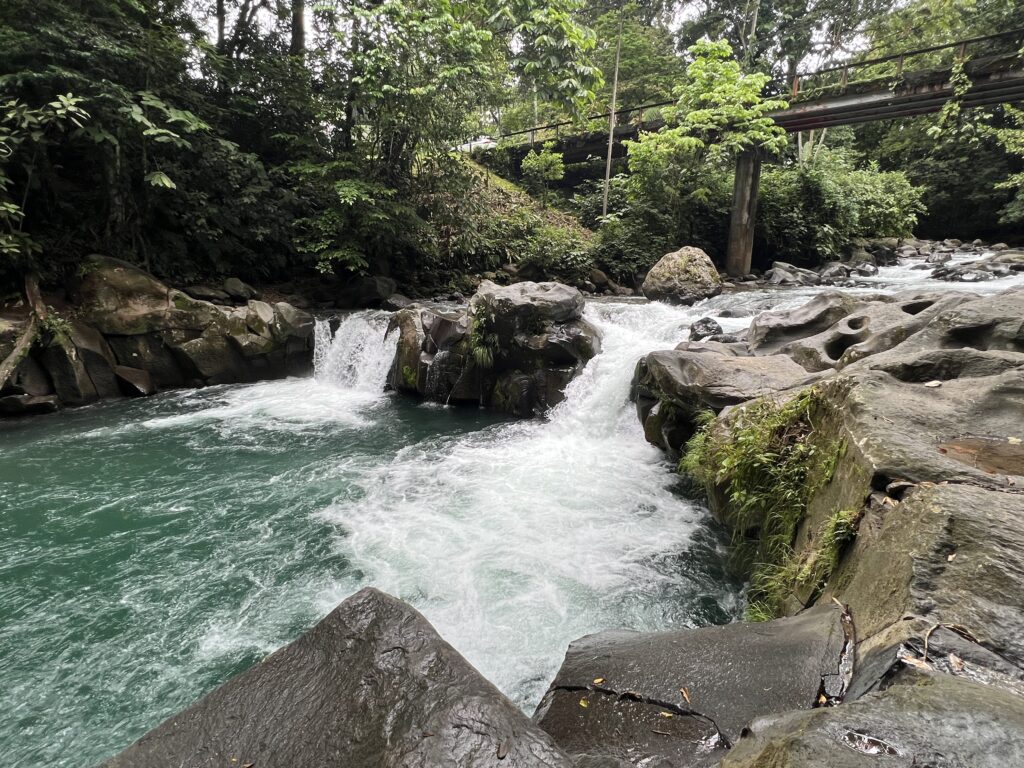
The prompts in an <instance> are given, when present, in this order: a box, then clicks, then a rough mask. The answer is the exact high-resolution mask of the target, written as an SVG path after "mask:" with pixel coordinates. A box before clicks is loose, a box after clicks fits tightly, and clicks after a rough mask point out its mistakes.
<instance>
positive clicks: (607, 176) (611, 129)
mask: <svg viewBox="0 0 1024 768" xmlns="http://www.w3.org/2000/svg"><path fill="white" fill-rule="evenodd" d="M621 54H622V5H619V35H618V38H617V39H616V41H615V74H614V75H613V76H612V109H611V114H610V115H609V116H608V157H607V158H606V160H605V164H604V201H603V202H602V203H601V215H602V216H607V215H608V187H609V185H610V184H611V181H612V146H613V144H614V143H615V106H616V105H615V102H616V98H617V97H618V95H619V57H620V55H621Z"/></svg>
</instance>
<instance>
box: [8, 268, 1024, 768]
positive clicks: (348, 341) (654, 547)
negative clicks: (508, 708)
mask: <svg viewBox="0 0 1024 768" xmlns="http://www.w3.org/2000/svg"><path fill="white" fill-rule="evenodd" d="M1016 282H1019V280H1018V278H1010V279H1004V280H993V281H991V282H989V283H986V284H984V285H982V286H970V288H971V289H972V290H984V291H986V292H992V291H995V290H1001V289H1004V288H1007V287H1010V285H1012V284H1015V283H1016ZM951 287H956V286H950V285H948V284H941V283H936V282H935V281H931V280H927V279H926V278H925V277H924V276H923V275H922V274H921V273H920V272H916V273H911V272H910V271H909V270H908V269H907V268H906V267H892V268H884V269H883V270H882V271H881V272H880V274H879V276H878V277H877V278H873V279H871V280H866V281H862V282H861V283H860V284H859V285H858V286H857V287H854V288H851V289H850V290H854V291H858V292H863V293H869V292H878V291H883V290H884V291H893V290H907V289H927V290H940V289H947V288H951ZM964 287H967V286H964ZM820 290H822V289H819V288H806V289H798V290H764V289H760V290H754V291H748V292H740V293H733V294H728V295H723V296H720V297H717V298H715V299H712V300H710V301H708V302H704V303H703V304H701V305H698V306H696V307H691V308H677V307H669V306H666V305H662V304H649V303H646V302H641V301H629V300H615V301H612V300H597V301H591V302H590V303H588V307H587V310H586V316H587V318H588V319H589V320H590V321H591V322H593V323H594V324H595V325H596V326H597V327H598V328H599V329H600V330H601V332H602V335H603V351H602V353H601V354H600V355H599V356H598V357H597V358H595V359H594V360H593V361H591V363H590V364H589V365H588V366H587V368H586V369H585V371H584V372H583V374H581V375H580V376H579V377H578V378H577V379H576V380H575V381H574V382H573V383H572V384H571V385H570V388H569V390H568V392H567V399H566V401H565V402H564V403H562V404H561V405H559V406H558V407H557V408H555V409H554V411H553V412H552V413H551V414H550V417H549V418H548V419H546V420H543V421H510V420H508V419H504V418H502V417H499V416H495V415H494V414H489V413H486V412H483V411H480V410H477V409H473V408H468V409H467V408H460V409H453V408H445V407H441V406H435V405H427V404H415V403H411V402H409V401H406V400H403V399H401V398H399V397H396V396H395V395H393V394H385V393H384V392H383V391H382V390H383V384H384V378H385V375H386V372H387V366H388V363H389V362H390V359H391V355H392V353H393V349H394V347H393V344H394V342H393V340H390V341H385V339H384V328H385V325H386V322H387V319H386V318H387V316H386V314H385V313H382V312H364V313H358V314H355V315H352V316H349V317H348V318H346V319H345V321H344V323H343V325H342V328H341V329H340V331H339V333H338V334H337V335H336V337H335V338H334V339H333V340H332V339H331V338H330V333H329V331H328V329H327V325H326V323H324V324H321V325H320V326H319V327H318V339H317V345H318V346H317V359H316V374H315V376H313V377H310V378H304V379H288V380H284V381H275V382H264V383H259V384H253V385H246V386H225V387H211V388H207V389H202V390H181V391H175V392H167V393H163V394H161V395H158V396H156V397H153V398H149V399H145V400H134V401H116V402H106V403H101V404H98V405H94V406H90V407H86V408H81V409H77V410H67V411H64V412H61V413H57V414H53V415H50V416H41V417H35V418H31V419H25V420H19V421H8V422H0V508H2V509H3V510H4V511H3V514H2V516H0V679H2V681H3V686H2V687H0V708H2V711H3V712H4V717H3V718H2V719H0V755H3V760H2V763H3V765H5V766H8V765H9V766H19V767H25V766H44V765H45V766H90V765H94V764H96V763H97V762H99V761H101V760H102V759H104V758H106V757H108V756H110V755H112V754H114V753H116V752H117V751H118V750H119V749H121V748H123V747H124V746H126V745H127V744H128V743H130V742H131V741H132V740H134V739H135V738H137V737H138V736H140V735H142V734H143V733H144V732H146V731H147V730H148V729H149V728H151V727H153V726H154V725H156V724H157V723H158V722H160V721H161V720H162V719H164V718H165V717H167V716H168V715H170V714H172V713H174V712H175V711H177V710H179V709H181V708H182V707H184V706H187V705H188V704H190V703H191V702H193V701H194V700H195V699H197V698H198V697H199V696H201V695H203V694H204V693H206V692H208V691H209V690H211V689H212V688H214V687H216V686H217V685H218V684H219V683H221V682H223V681H224V680H226V679H227V678H228V677H230V676H231V675H233V674H236V673H237V672H239V671H241V670H243V669H245V668H246V667H248V666H250V665H252V664H253V663H255V662H256V661H258V660H259V659H261V658H263V657H264V656H265V655H266V654H268V653H270V652H271V651H273V650H274V649H276V648H278V647H280V646H281V645H283V644H285V643H287V642H289V641H290V640H292V639H294V638H295V637H296V636H297V635H298V634H299V633H300V632H301V631H302V630H304V629H305V628H308V627H309V626H311V625H312V624H313V623H315V622H316V621H317V620H318V619H319V618H320V617H322V616H323V615H324V614H326V613H327V612H328V611H330V610H331V608H333V607H334V606H335V605H336V604H337V603H338V602H340V601H341V600H343V599H344V598H345V597H347V596H348V595H349V594H351V593H352V592H354V591H356V590H357V589H359V588H360V587H362V586H366V585H374V586H376V587H379V588H380V589H383V590H385V591H387V592H390V593H392V594H394V595H396V596H398V597H400V598H402V599H404V600H407V601H409V602H411V603H412V604H413V605H415V606H416V607H417V608H418V609H419V610H421V611H422V612H423V613H424V614H425V615H426V617H427V618H428V619H429V620H430V621H431V622H432V623H433V624H434V625H435V627H436V628H437V629H438V630H439V631H440V633H441V634H442V635H443V636H444V637H445V639H446V640H448V641H449V642H450V643H451V644H452V645H454V646H455V648H456V649H457V650H459V651H460V652H461V653H462V654H464V655H465V656H466V657H467V658H468V659H469V661H470V662H472V663H473V664H474V665H475V666H476V667H477V668H478V669H479V670H480V671H481V672H482V673H483V674H484V675H485V676H486V677H488V678H489V679H491V680H492V681H493V682H494V683H495V684H496V685H497V686H498V687H499V688H501V689H502V690H503V691H504V692H505V693H507V694H508V695H509V696H510V697H512V698H513V699H514V700H515V701H516V702H517V703H518V704H519V705H520V706H522V707H523V708H524V709H525V710H527V711H532V708H533V706H534V705H535V704H536V702H537V701H538V699H539V698H540V695H541V694H542V693H543V691H544V689H545V688H546V686H547V684H548V682H549V681H550V679H551V678H552V677H553V675H554V672H555V670H556V669H557V667H558V665H559V663H560V661H561V658H562V656H563V654H564V652H565V648H566V646H567V644H568V643H569V642H570V641H571V640H573V639H575V638H577V637H579V636H581V635H583V634H587V633H589V632H594V631H598V630H602V629H609V628H617V627H629V628H633V629H662V628H671V627H684V626H696V625H702V624H708V623H721V622H727V621H730V620H732V619H734V618H736V617H737V616H738V615H739V614H740V613H741V611H742V598H741V592H740V585H739V584H737V583H735V582H734V581H732V580H731V579H730V578H729V576H728V574H727V573H726V572H725V570H724V569H723V567H722V565H721V563H722V562H723V559H724V558H723V554H724V546H725V542H724V541H723V540H722V538H721V535H720V532H718V531H717V530H716V528H715V527H714V526H713V525H712V524H711V522H710V520H709V519H708V514H707V512H706V511H705V510H704V509H703V508H702V507H701V506H700V505H699V504H697V503H694V502H692V501H690V500H687V499H686V498H685V497H683V496H682V495H681V494H680V492H679V480H678V477H677V476H676V475H675V473H674V472H673V467H672V465H671V464H670V463H669V462H668V461H666V459H665V457H664V455H663V454H662V453H661V452H660V451H658V450H657V449H655V448H654V447H652V446H650V445H648V444H646V443H645V442H644V440H643V435H642V432H641V429H640V425H639V423H638V422H637V419H636V415H635V412H634V409H633V407H632V405H631V404H629V403H628V402H627V392H628V387H629V381H630V378H631V376H632V372H633V367H634V364H635V362H636V360H637V359H638V358H639V357H640V356H641V355H642V354H644V353H646V352H648V351H651V350H655V349H665V348H671V347H672V346H674V345H675V344H677V343H678V342H679V341H682V340H684V339H685V338H686V336H687V328H688V326H689V325H690V323H691V322H692V321H694V320H696V319H697V318H699V317H702V316H705V315H711V316H716V317H718V319H719V321H720V322H721V323H722V325H723V326H724V328H725V330H726V331H734V330H739V329H742V328H745V327H746V326H747V325H749V322H750V317H749V315H750V314H752V313H753V312H756V311H760V310H762V309H767V308H772V307H789V306H797V305H799V304H801V303H803V302H804V301H806V300H807V299H808V298H809V297H811V296H812V295H814V294H815V293H817V292H820ZM723 312H724V313H725V315H727V316H723V314H722V313H723ZM733 315H743V316H740V317H736V316H733Z"/></svg>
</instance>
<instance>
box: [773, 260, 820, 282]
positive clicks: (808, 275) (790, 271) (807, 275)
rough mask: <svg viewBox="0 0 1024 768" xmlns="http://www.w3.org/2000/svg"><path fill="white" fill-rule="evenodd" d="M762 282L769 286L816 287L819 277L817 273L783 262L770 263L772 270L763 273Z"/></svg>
mask: <svg viewBox="0 0 1024 768" xmlns="http://www.w3.org/2000/svg"><path fill="white" fill-rule="evenodd" d="M764 280H765V282H766V283H768V284H769V285H818V284H819V283H821V276H820V275H818V273H817V272H815V271H813V270H810V269H804V268H803V267H797V266H794V265H793V264H788V263H787V262H785V261H776V262H773V263H772V268H771V269H769V270H768V271H767V272H765V273H764Z"/></svg>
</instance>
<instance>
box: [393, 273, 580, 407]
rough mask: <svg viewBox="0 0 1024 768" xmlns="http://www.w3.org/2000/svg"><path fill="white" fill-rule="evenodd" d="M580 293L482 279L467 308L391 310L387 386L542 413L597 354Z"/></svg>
mask: <svg viewBox="0 0 1024 768" xmlns="http://www.w3.org/2000/svg"><path fill="white" fill-rule="evenodd" d="M583 306H584V302H583V296H582V294H581V293H580V292H579V291H578V290H577V289H576V288H572V287H570V286H567V285H561V284H560V283H530V282H525V283H517V284H515V285H511V286H499V285H496V284H495V283H493V282H490V281H488V280H485V281H483V282H482V283H481V284H480V287H479V289H478V291H477V293H476V294H474V296H473V297H472V299H471V300H470V302H469V306H468V308H467V309H453V310H440V309H435V308H427V307H419V306H411V307H408V308H406V309H403V310H400V311H399V312H396V313H395V315H394V316H393V317H392V319H391V322H390V324H389V326H388V333H389V334H390V333H392V332H394V331H396V330H397V331H398V347H397V350H396V353H395V358H394V361H393V362H392V365H391V370H390V373H389V375H388V384H389V387H390V388H392V389H395V390H397V391H400V392H406V393H409V394H414V395H416V396H418V397H422V398H424V399H426V400H431V401H434V402H442V403H453V404H457V403H472V404H474V405H484V406H487V407H491V408H494V409H496V410H500V411H503V412H505V413H509V414H511V415H514V416H519V417H530V416H536V415H540V414H542V413H544V412H545V411H547V410H548V409H549V408H551V407H553V406H555V405H557V404H558V403H559V402H561V401H562V399H564V393H565V388H566V386H568V384H569V382H570V381H571V380H572V379H573V378H574V377H575V376H576V375H577V374H578V373H579V372H580V371H581V370H582V368H583V366H584V365H585V364H586V363H587V361H588V360H590V359H591V358H592V357H594V355H596V354H597V353H598V352H599V351H600V335H599V334H598V332H597V329H595V328H594V327H593V326H591V325H590V324H589V323H588V322H587V321H586V320H583V319H582V315H583Z"/></svg>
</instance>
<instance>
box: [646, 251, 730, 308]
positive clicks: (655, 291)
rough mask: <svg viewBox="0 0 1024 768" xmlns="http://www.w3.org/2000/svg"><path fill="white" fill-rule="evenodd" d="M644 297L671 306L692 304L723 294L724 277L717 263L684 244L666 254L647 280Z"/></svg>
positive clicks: (648, 275)
mask: <svg viewBox="0 0 1024 768" xmlns="http://www.w3.org/2000/svg"><path fill="white" fill-rule="evenodd" d="M642 290H643V294H644V296H646V297H647V298H648V299H652V300H654V301H664V302H668V303H669V304H693V303H695V302H697V301H700V300H701V299H707V298H710V297H712V296H717V295H718V294H719V293H721V292H722V278H721V276H720V275H719V274H718V270H717V269H716V268H715V265H714V262H712V261H711V257H710V256H708V255H707V254H706V253H705V252H704V251H702V250H701V249H700V248H696V247H694V246H692V245H685V246H683V247H682V248H680V249H679V250H678V251H673V252H672V253H667V254H665V255H664V256H662V257H661V259H660V260H659V261H658V263H657V264H655V265H654V266H653V267H651V271H650V272H648V273H647V277H645V278H644V282H643V286H642Z"/></svg>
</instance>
